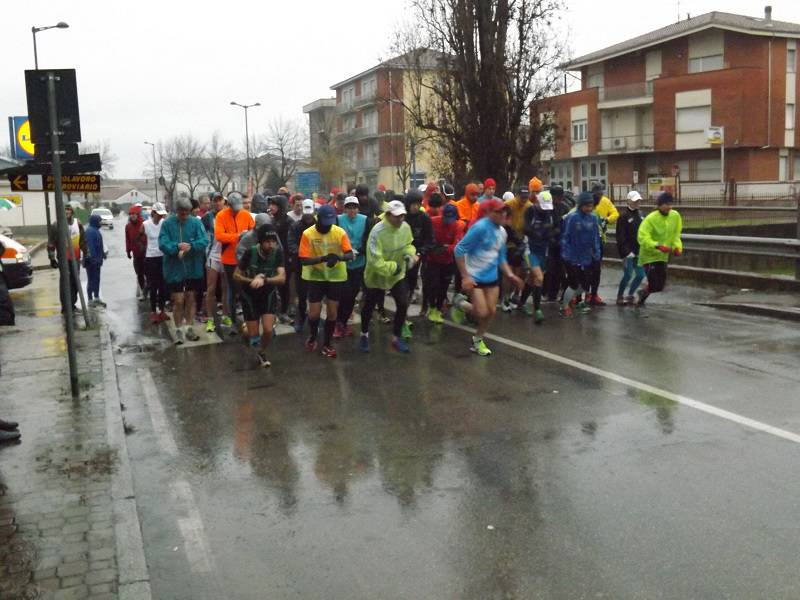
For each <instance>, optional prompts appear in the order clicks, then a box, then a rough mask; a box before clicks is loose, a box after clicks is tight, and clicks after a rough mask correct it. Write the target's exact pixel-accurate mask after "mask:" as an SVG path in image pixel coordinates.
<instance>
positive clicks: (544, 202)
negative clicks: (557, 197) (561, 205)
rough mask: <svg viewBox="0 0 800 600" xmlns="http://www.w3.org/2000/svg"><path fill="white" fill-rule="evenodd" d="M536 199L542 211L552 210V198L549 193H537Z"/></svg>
mask: <svg viewBox="0 0 800 600" xmlns="http://www.w3.org/2000/svg"><path fill="white" fill-rule="evenodd" d="M536 199H537V202H538V203H539V207H540V208H541V209H542V210H553V196H552V194H551V193H550V192H547V191H545V192H539V193H538V194H536Z"/></svg>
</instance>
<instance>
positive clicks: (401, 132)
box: [304, 51, 437, 190]
mask: <svg viewBox="0 0 800 600" xmlns="http://www.w3.org/2000/svg"><path fill="white" fill-rule="evenodd" d="M420 60H421V64H422V65H424V66H425V67H426V68H431V69H433V68H436V58H435V55H434V53H433V52H431V51H423V55H422V56H421V59H420ZM412 63H413V64H415V65H416V64H419V63H416V62H413V61H411V60H409V57H408V56H407V55H404V56H399V57H396V58H393V59H390V60H387V61H384V62H381V63H379V64H377V65H375V66H373V67H371V68H369V69H367V70H366V71H363V72H361V73H358V74H356V75H353V76H351V77H348V78H347V79H344V80H342V81H340V82H339V83H336V84H334V85H333V86H331V90H333V91H334V92H335V94H336V96H335V100H328V99H320V100H317V101H315V102H312V103H310V104H308V105H306V107H304V112H306V113H307V114H308V115H309V128H310V134H311V136H312V146H313V145H314V144H313V138H314V136H315V133H316V134H317V135H318V134H319V131H316V132H315V131H314V130H315V129H316V130H320V128H321V125H323V124H325V123H326V119H327V116H328V115H327V111H330V110H332V113H333V118H332V123H331V130H332V131H331V135H330V145H331V147H332V148H333V150H334V151H336V152H339V153H341V156H342V158H343V164H344V171H343V172H342V174H341V177H340V181H339V182H338V184H339V186H340V187H342V188H344V189H350V188H352V187H353V186H355V185H356V184H358V183H366V184H367V185H368V186H369V187H370V189H372V190H374V189H375V188H376V187H377V186H378V185H379V184H383V185H384V186H386V188H387V189H394V190H403V189H405V188H406V187H408V186H409V185H410V184H413V183H414V182H415V181H419V182H422V181H426V180H428V179H431V178H435V177H436V176H437V174H435V173H433V172H432V167H431V161H430V152H431V150H430V145H427V146H424V145H419V146H415V145H414V144H413V142H411V140H413V138H414V136H413V135H411V134H412V133H413V132H412V131H411V130H410V127H409V123H408V119H407V116H406V111H405V109H404V108H403V106H402V101H403V98H404V97H406V96H407V95H408V94H409V93H410V90H409V86H410V85H413V84H412V80H411V75H410V72H411V68H410V67H411V65H412ZM321 143H322V141H321V140H320V139H318V140H317V144H318V145H321ZM313 154H314V150H313V147H312V155H313ZM414 168H415V169H416V171H415V172H413V171H414ZM402 175H405V176H406V180H405V181H401V176H402Z"/></svg>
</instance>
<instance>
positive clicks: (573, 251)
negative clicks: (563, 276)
mask: <svg viewBox="0 0 800 600" xmlns="http://www.w3.org/2000/svg"><path fill="white" fill-rule="evenodd" d="M593 209H594V199H593V198H592V194H590V193H589V192H582V193H581V194H580V195H579V196H578V201H577V206H576V210H575V212H573V213H570V214H569V215H568V216H567V218H566V219H564V224H563V232H562V234H561V256H562V258H563V259H564V263H565V266H566V269H567V279H568V286H569V287H568V288H567V290H566V291H565V292H564V299H563V300H562V301H561V310H560V312H561V316H563V317H571V316H572V314H573V309H574V307H575V301H576V296H577V295H580V294H583V293H584V292H585V291H586V290H587V289H589V286H590V285H591V283H592V281H593V275H594V270H595V269H596V268H597V265H598V263H599V262H600V260H601V253H600V245H601V241H600V223H599V220H598V217H597V215H596V214H594V212H593ZM577 308H578V310H579V311H580V312H582V313H588V312H590V310H591V309H590V308H589V307H588V306H587V305H586V303H585V302H581V303H580V304H578V305H577Z"/></svg>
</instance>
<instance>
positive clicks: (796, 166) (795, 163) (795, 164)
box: [792, 154, 800, 181]
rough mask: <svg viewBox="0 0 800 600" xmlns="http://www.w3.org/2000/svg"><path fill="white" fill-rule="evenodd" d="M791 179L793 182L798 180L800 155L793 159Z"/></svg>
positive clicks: (799, 176) (799, 175) (799, 177)
mask: <svg viewBox="0 0 800 600" xmlns="http://www.w3.org/2000/svg"><path fill="white" fill-rule="evenodd" d="M792 179H793V180H794V181H797V180H798V179H800V154H797V155H795V157H794V176H793V177H792Z"/></svg>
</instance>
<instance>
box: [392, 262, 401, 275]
mask: <svg viewBox="0 0 800 600" xmlns="http://www.w3.org/2000/svg"><path fill="white" fill-rule="evenodd" d="M402 271H403V263H397V267H396V268H395V270H394V273H393V274H394V275H400V273H401V272H402Z"/></svg>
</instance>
